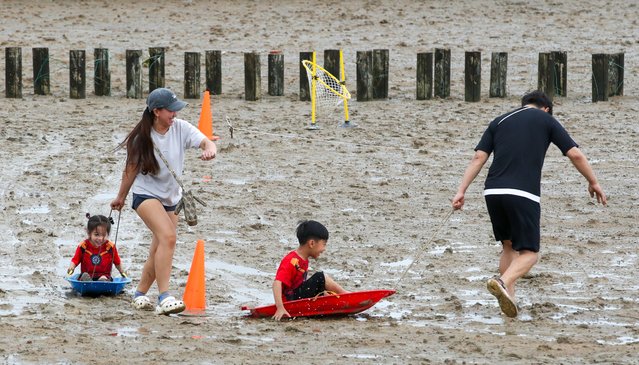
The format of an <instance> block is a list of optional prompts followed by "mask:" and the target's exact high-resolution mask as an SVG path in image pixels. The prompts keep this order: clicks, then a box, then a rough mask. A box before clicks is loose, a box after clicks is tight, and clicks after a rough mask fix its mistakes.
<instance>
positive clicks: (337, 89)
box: [302, 49, 355, 129]
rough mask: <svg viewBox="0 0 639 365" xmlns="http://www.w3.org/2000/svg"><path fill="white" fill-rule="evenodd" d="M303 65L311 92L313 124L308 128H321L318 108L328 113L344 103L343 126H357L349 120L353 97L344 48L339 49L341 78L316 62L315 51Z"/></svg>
mask: <svg viewBox="0 0 639 365" xmlns="http://www.w3.org/2000/svg"><path fill="white" fill-rule="evenodd" d="M302 65H303V66H304V68H305V69H306V75H307V76H308V85H309V89H310V94H311V124H310V125H309V126H308V128H307V129H319V124H318V123H317V120H316V119H317V111H318V109H319V110H322V111H323V112H326V113H328V112H330V111H332V110H334V109H335V108H336V107H337V106H339V105H344V123H343V124H341V126H342V127H355V124H353V123H351V122H350V121H349V120H348V100H349V99H350V98H351V93H350V92H348V89H347V88H346V76H345V72H344V56H343V53H342V50H341V49H340V51H339V65H340V74H341V75H340V79H337V77H335V76H333V75H332V74H331V73H330V72H328V71H326V70H325V69H324V68H323V67H322V66H320V65H318V64H317V63H316V61H315V52H313V56H312V60H304V61H302Z"/></svg>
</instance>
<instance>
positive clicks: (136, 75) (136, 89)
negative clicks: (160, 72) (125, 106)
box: [126, 49, 142, 99]
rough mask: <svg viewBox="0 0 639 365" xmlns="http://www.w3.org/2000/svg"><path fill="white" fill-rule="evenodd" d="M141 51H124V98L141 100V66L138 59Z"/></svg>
mask: <svg viewBox="0 0 639 365" xmlns="http://www.w3.org/2000/svg"><path fill="white" fill-rule="evenodd" d="M141 57H142V50H139V49H135V50H133V49H127V50H126V97H127V98H132V99H141V98H142V66H141V64H140V58H141Z"/></svg>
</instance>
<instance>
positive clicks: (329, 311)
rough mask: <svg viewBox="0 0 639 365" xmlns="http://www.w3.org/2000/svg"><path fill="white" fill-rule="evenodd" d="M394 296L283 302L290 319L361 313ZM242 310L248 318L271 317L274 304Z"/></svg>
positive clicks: (388, 292) (362, 294)
mask: <svg viewBox="0 0 639 365" xmlns="http://www.w3.org/2000/svg"><path fill="white" fill-rule="evenodd" d="M393 294H395V290H367V291H358V292H351V293H346V294H328V295H323V296H318V297H314V298H306V299H298V300H292V301H290V302H284V308H286V310H287V311H288V313H289V314H290V315H291V317H313V316H336V315H346V314H355V313H359V312H363V311H365V310H367V309H368V308H370V307H372V306H373V305H375V303H377V302H379V301H380V300H382V299H383V298H386V297H387V296H390V295H393ZM242 310H248V311H251V312H250V313H249V316H250V317H254V318H263V317H273V315H274V314H275V311H276V308H275V304H273V305H267V306H264V307H256V308H250V307H247V306H243V307H242Z"/></svg>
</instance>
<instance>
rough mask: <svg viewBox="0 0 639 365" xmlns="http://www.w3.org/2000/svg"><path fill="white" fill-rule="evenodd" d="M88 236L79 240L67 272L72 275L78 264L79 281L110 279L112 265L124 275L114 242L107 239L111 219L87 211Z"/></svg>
mask: <svg viewBox="0 0 639 365" xmlns="http://www.w3.org/2000/svg"><path fill="white" fill-rule="evenodd" d="M87 218H88V219H89V221H88V222H87V234H88V238H86V239H85V240H84V241H82V242H80V244H79V245H78V247H77V248H76V250H75V255H74V256H73V258H72V259H71V265H69V269H68V270H67V274H69V276H70V275H72V274H73V271H74V270H75V268H76V267H77V266H78V265H80V271H81V272H82V274H81V275H80V278H79V279H78V280H80V281H91V280H100V281H112V280H113V279H112V278H111V268H112V266H113V265H115V267H116V268H117V269H118V271H119V272H120V275H122V276H123V277H126V273H125V272H124V270H122V266H121V265H120V256H119V255H118V250H117V248H116V247H115V244H114V243H113V242H111V241H109V233H110V232H111V221H110V220H109V219H108V218H107V217H105V216H103V215H94V216H91V215H90V214H89V213H87Z"/></svg>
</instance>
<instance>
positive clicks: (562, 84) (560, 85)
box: [550, 51, 568, 96]
mask: <svg viewBox="0 0 639 365" xmlns="http://www.w3.org/2000/svg"><path fill="white" fill-rule="evenodd" d="M550 57H551V58H552V60H553V71H554V72H553V80H554V84H555V94H556V95H558V96H566V95H567V94H568V92H567V91H568V54H567V53H566V52H560V51H554V52H550Z"/></svg>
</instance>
